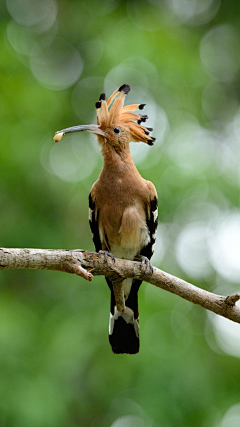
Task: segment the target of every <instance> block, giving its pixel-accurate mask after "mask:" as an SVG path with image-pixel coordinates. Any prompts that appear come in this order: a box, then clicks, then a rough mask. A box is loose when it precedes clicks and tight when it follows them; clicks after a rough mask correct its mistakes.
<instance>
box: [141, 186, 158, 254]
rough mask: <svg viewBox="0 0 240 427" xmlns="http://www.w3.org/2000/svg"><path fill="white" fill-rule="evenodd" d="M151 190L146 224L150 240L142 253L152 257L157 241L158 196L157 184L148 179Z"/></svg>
mask: <svg viewBox="0 0 240 427" xmlns="http://www.w3.org/2000/svg"><path fill="white" fill-rule="evenodd" d="M147 185H148V188H149V190H150V200H149V204H148V206H147V210H146V224H147V228H148V232H149V242H148V244H147V245H146V246H145V247H144V248H143V249H142V250H141V252H140V255H143V256H146V257H147V258H148V259H150V258H151V257H152V255H153V251H154V245H155V241H156V232H157V226H158V198H157V191H156V188H155V186H154V185H153V183H152V182H151V181H147Z"/></svg>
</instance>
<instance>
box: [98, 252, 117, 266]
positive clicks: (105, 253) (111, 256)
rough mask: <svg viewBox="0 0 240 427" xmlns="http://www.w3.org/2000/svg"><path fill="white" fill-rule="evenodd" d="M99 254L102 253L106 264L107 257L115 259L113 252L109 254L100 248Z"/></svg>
mask: <svg viewBox="0 0 240 427" xmlns="http://www.w3.org/2000/svg"><path fill="white" fill-rule="evenodd" d="M99 254H103V255H104V258H105V262H106V264H108V257H110V258H111V260H112V261H113V262H115V261H116V259H115V256H114V255H113V254H111V252H108V251H102V250H101V251H99Z"/></svg>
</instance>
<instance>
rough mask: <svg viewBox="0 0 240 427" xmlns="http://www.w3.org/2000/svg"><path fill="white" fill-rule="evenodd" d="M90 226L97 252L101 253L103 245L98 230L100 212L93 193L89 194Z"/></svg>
mask: <svg viewBox="0 0 240 427" xmlns="http://www.w3.org/2000/svg"><path fill="white" fill-rule="evenodd" d="M88 199H89V225H90V229H91V232H92V239H93V243H94V246H95V250H96V252H99V251H100V250H101V249H102V244H101V241H100V236H99V229H98V218H99V211H98V210H97V208H96V203H95V200H93V198H92V195H91V193H90V194H89V198H88Z"/></svg>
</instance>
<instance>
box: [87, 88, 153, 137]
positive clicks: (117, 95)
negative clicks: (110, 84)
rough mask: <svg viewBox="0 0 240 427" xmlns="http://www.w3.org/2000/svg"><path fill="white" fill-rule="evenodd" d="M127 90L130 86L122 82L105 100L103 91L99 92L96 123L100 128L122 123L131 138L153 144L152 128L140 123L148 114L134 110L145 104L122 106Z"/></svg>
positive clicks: (112, 126)
mask: <svg viewBox="0 0 240 427" xmlns="http://www.w3.org/2000/svg"><path fill="white" fill-rule="evenodd" d="M129 91H130V86H129V85H128V84H123V85H122V86H120V87H119V88H118V89H117V90H115V91H114V92H113V93H112V95H111V96H110V97H109V98H108V100H106V95H105V93H101V95H100V97H99V101H97V102H96V104H95V106H96V112H97V124H98V125H99V126H100V128H101V129H102V130H105V129H106V128H114V126H121V125H124V127H127V128H128V130H129V132H130V135H131V140H133V141H136V142H145V143H147V144H148V145H153V143H154V141H155V139H156V138H154V137H152V136H150V132H152V130H153V129H152V128H148V127H146V126H143V125H142V122H143V123H144V122H146V120H147V119H148V116H147V115H142V114H140V113H138V112H136V110H143V108H144V107H145V105H146V104H132V105H126V106H125V107H124V100H125V97H126V95H127V94H128V92H129Z"/></svg>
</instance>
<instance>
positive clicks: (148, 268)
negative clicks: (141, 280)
mask: <svg viewBox="0 0 240 427" xmlns="http://www.w3.org/2000/svg"><path fill="white" fill-rule="evenodd" d="M144 265H145V266H146V268H145V271H144V276H147V274H148V273H149V272H151V274H153V266H152V264H151V262H150V260H149V259H148V258H147V257H146V256H142V257H141V269H143V267H144Z"/></svg>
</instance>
